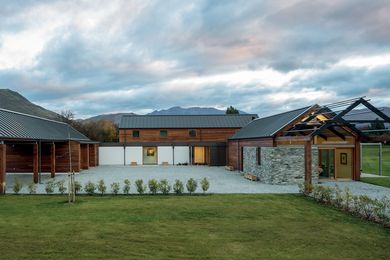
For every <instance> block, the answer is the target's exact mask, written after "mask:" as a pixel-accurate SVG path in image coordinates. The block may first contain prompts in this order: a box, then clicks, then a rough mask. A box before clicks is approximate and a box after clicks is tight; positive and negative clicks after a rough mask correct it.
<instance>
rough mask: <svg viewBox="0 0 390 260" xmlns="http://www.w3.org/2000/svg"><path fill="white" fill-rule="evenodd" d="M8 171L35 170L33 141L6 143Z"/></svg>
mask: <svg viewBox="0 0 390 260" xmlns="http://www.w3.org/2000/svg"><path fill="white" fill-rule="evenodd" d="M6 146H7V157H6V171H7V172H30V173H31V172H32V171H33V143H16V144H6Z"/></svg>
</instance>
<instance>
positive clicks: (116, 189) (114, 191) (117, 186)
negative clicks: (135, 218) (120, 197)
mask: <svg viewBox="0 0 390 260" xmlns="http://www.w3.org/2000/svg"><path fill="white" fill-rule="evenodd" d="M119 190H120V184H119V182H114V183H112V184H111V192H112V194H114V195H117V194H118V192H119Z"/></svg>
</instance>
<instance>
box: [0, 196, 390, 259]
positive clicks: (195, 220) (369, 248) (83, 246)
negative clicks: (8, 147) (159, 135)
mask: <svg viewBox="0 0 390 260" xmlns="http://www.w3.org/2000/svg"><path fill="white" fill-rule="evenodd" d="M64 201H65V197H64V196H62V197H61V196H15V195H7V196H2V197H0V258H1V259H12V258H27V259H36V258H59V259H61V258H74V259H80V258H81V259H85V258H93V259H95V258H110V259H112V258H123V259H134V258H145V257H146V258H159V259H161V258H164V259H166V258H175V259H182V258H199V259H201V258H202V259H204V258H236V259H255V258H256V259H262V258H263V259H264V258H266V259H269V258H279V259H280V258H293V259H368V258H370V259H386V258H387V259H388V257H389V255H390V247H389V245H390V229H386V228H383V227H382V226H380V225H377V224H373V223H370V222H366V221H363V220H360V219H358V218H356V217H352V216H348V215H346V214H344V213H342V212H339V211H337V210H334V209H331V208H328V207H325V206H322V205H318V204H316V203H315V202H313V201H311V200H310V199H307V198H305V197H303V196H300V195H262V194H260V195H208V196H142V197H139V196H130V197H124V196H118V197H111V196H105V197H80V198H79V202H78V203H77V204H76V205H67V204H65V203H64Z"/></svg>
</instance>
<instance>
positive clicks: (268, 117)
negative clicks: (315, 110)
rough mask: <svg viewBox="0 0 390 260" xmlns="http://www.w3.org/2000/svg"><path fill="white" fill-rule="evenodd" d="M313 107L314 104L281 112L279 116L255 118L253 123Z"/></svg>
mask: <svg viewBox="0 0 390 260" xmlns="http://www.w3.org/2000/svg"><path fill="white" fill-rule="evenodd" d="M314 106H316V104H315V105H312V106H306V107H301V108H297V109H294V110H289V111H285V112H282V113H279V114H273V115H270V116H265V117H259V118H256V119H255V120H253V121H256V120H261V119H265V118H270V117H274V116H280V115H283V114H287V113H291V112H294V111H298V110H302V109H309V108H312V107H314Z"/></svg>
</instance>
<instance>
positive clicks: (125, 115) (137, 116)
mask: <svg viewBox="0 0 390 260" xmlns="http://www.w3.org/2000/svg"><path fill="white" fill-rule="evenodd" d="M121 116H122V117H157V116H259V115H258V114H203V115H202V114H201V115H121Z"/></svg>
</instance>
